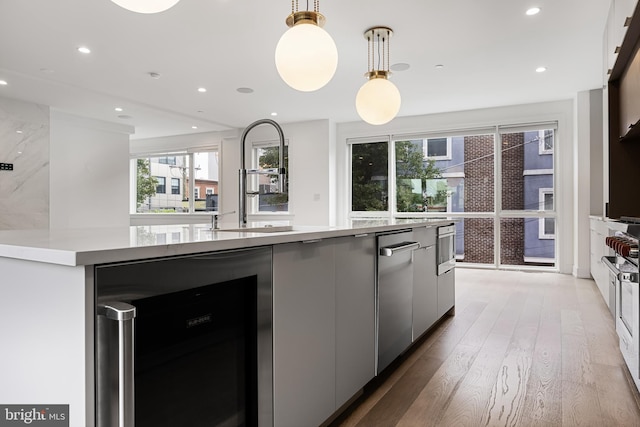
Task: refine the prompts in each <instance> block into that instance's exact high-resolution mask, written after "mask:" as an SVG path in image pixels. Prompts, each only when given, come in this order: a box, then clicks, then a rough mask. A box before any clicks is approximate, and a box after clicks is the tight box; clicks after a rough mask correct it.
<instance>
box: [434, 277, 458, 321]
mask: <svg viewBox="0 0 640 427" xmlns="http://www.w3.org/2000/svg"><path fill="white" fill-rule="evenodd" d="M454 272H455V268H454V269H453V270H449V271H447V272H446V273H444V274H442V275H440V276H438V318H440V317H442V316H444V314H445V313H446V312H447V311H449V310H450V309H451V308H452V307H453V306H454V304H455V300H456V292H455V278H454V277H455V276H454Z"/></svg>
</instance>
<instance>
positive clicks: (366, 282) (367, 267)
mask: <svg viewBox="0 0 640 427" xmlns="http://www.w3.org/2000/svg"><path fill="white" fill-rule="evenodd" d="M332 240H333V241H334V242H335V272H336V273H335V277H336V409H338V408H339V407H340V406H342V405H343V404H344V403H345V402H347V401H348V400H349V399H350V398H351V397H352V396H353V395H354V394H355V393H357V392H358V390H360V389H361V388H362V387H363V386H364V385H365V384H366V383H367V382H369V380H371V379H372V378H373V377H374V376H375V361H376V353H375V345H376V344H375V323H376V322H375V315H376V314H375V268H376V266H375V259H376V241H375V236H373V235H369V236H362V237H343V238H338V239H332Z"/></svg>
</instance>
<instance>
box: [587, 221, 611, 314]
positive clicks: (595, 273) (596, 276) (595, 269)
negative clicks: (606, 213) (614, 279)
mask: <svg viewBox="0 0 640 427" xmlns="http://www.w3.org/2000/svg"><path fill="white" fill-rule="evenodd" d="M590 221H591V226H590V228H591V230H590V233H591V234H590V246H591V262H590V268H591V277H593V280H595V282H596V284H597V285H598V289H599V290H600V293H601V294H602V298H603V299H604V301H605V302H606V303H607V306H610V301H609V286H610V281H609V269H608V268H607V266H606V265H605V264H603V262H602V257H603V256H604V255H608V254H609V249H608V248H607V246H606V245H605V238H606V237H607V236H608V234H609V229H608V228H607V224H606V222H604V221H603V220H602V219H599V218H594V217H592V218H591V219H590ZM612 303H614V304H615V301H612ZM609 308H611V307H609Z"/></svg>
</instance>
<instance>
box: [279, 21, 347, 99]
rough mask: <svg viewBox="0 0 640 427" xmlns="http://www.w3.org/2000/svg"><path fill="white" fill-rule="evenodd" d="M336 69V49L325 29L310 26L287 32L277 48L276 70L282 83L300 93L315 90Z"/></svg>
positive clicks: (305, 25)
mask: <svg viewBox="0 0 640 427" xmlns="http://www.w3.org/2000/svg"><path fill="white" fill-rule="evenodd" d="M337 67H338V49H337V48H336V44H335V43H334V41H333V39H332V38H331V36H330V35H329V33H327V32H326V31H325V30H324V29H322V28H321V27H319V26H318V25H315V24H313V23H299V24H296V25H294V26H293V27H291V28H289V29H288V30H287V31H286V32H285V33H284V34H283V35H282V37H280V41H278V45H277V46H276V68H277V69H278V73H279V74H280V77H282V80H284V81H285V83H286V84H288V85H289V86H291V87H292V88H294V89H296V90H299V91H301V92H313V91H314V90H318V89H320V88H321V87H323V86H324V85H326V84H327V83H329V80H331V78H332V77H333V75H334V74H335V72H336V68H337Z"/></svg>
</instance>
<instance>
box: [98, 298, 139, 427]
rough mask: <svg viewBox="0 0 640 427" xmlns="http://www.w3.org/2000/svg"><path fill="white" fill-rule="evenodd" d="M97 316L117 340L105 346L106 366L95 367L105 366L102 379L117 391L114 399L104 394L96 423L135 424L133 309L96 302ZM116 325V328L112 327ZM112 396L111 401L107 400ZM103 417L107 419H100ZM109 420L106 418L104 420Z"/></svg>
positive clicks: (111, 303) (126, 425)
mask: <svg viewBox="0 0 640 427" xmlns="http://www.w3.org/2000/svg"><path fill="white" fill-rule="evenodd" d="M98 316H103V317H104V318H105V320H106V321H108V322H115V324H112V323H109V325H112V326H110V327H113V328H114V329H113V330H114V334H117V342H113V343H111V344H112V346H113V347H115V348H107V349H106V350H107V352H108V353H109V356H108V360H106V361H105V362H106V363H107V364H108V365H109V366H108V367H106V366H98V369H105V368H107V369H108V372H107V373H106V377H103V378H104V380H106V381H108V382H109V385H110V386H111V387H113V388H112V390H117V398H114V396H112V395H110V396H108V397H106V398H107V399H108V400H109V401H108V402H107V401H105V402H103V403H104V406H106V408H100V409H99V411H100V412H102V411H108V412H109V413H108V414H106V413H102V414H100V415H101V416H100V417H99V419H98V423H99V425H113V426H117V427H130V426H133V425H134V423H135V394H134V391H135V390H134V368H133V366H134V362H135V361H134V357H135V353H134V342H135V341H134V339H135V337H134V322H135V317H136V308H135V307H134V306H132V305H131V304H127V303H125V302H119V301H109V302H105V303H102V304H99V305H98ZM115 328H117V330H116V329H115ZM112 398H113V400H111V399H112ZM104 416H106V417H107V418H106V419H105V418H103V417H104ZM107 420H109V421H107Z"/></svg>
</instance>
